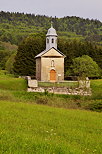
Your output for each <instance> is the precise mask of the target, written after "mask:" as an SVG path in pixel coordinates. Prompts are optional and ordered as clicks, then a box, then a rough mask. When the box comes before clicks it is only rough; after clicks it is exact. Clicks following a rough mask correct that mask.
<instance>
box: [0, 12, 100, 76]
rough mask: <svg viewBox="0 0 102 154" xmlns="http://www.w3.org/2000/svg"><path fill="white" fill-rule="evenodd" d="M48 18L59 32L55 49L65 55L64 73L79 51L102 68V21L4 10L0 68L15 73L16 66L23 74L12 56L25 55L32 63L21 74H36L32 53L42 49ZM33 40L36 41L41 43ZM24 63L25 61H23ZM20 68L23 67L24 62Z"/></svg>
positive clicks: (0, 24)
mask: <svg viewBox="0 0 102 154" xmlns="http://www.w3.org/2000/svg"><path fill="white" fill-rule="evenodd" d="M51 21H53V27H54V28H55V29H56V30H57V34H58V36H59V37H58V49H59V50H60V51H62V52H63V53H64V54H65V55H66V59H65V73H66V74H67V72H68V70H69V69H70V65H71V64H72V59H73V58H75V57H79V56H82V55H88V56H90V57H92V58H93V60H94V61H96V62H97V64H98V65H99V67H100V68H101V69H102V23H101V22H100V21H99V20H97V19H96V20H93V19H92V20H89V19H83V18H79V17H76V16H72V17H69V16H66V17H63V18H57V17H48V16H45V15H35V14H24V13H19V12H15V13H14V12H11V13H10V12H4V11H1V12H0V69H6V70H7V71H9V72H10V73H14V70H15V72H16V73H17V74H20V75H23V73H24V72H23V73H22V70H20V72H17V71H16V70H17V69H18V62H17V63H16V64H15V59H16V60H17V59H18V60H19V61H20V60H21V61H22V59H20V58H19V57H21V55H22V56H24V57H26V55H27V56H28V58H25V60H26V61H29V60H30V63H31V64H32V66H33V67H32V68H29V71H30V72H27V73H24V75H28V74H30V75H32V74H35V70H32V69H33V68H34V67H35V59H34V57H35V56H36V54H38V53H39V52H41V51H42V50H44V49H45V36H46V33H47V30H48V28H50V26H51ZM35 41H39V43H40V46H39V43H38V44H36V43H35ZM29 44H30V46H29ZM24 45H25V46H24ZM28 46H29V47H28ZM37 46H39V48H37ZM24 47H25V48H24ZM17 48H18V51H17ZM24 49H25V51H24ZM28 51H29V52H28ZM31 52H32V54H31ZM16 53H17V54H16ZM31 55H33V56H32V58H33V59H31ZM15 56H16V58H15ZM13 63H14V65H13ZM23 63H24V65H25V62H23ZM14 66H15V68H14V69H13V67H14ZM27 66H28V65H27ZM29 67H30V66H29ZM22 68H24V67H23V65H22ZM25 70H26V69H25ZM69 71H70V70H69ZM31 72H32V73H31Z"/></svg>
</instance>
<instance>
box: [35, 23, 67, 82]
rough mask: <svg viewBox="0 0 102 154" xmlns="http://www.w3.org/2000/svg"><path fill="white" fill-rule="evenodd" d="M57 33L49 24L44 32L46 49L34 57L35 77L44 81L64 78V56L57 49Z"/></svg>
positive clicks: (58, 80) (57, 80) (55, 80)
mask: <svg viewBox="0 0 102 154" xmlns="http://www.w3.org/2000/svg"><path fill="white" fill-rule="evenodd" d="M57 37H58V35H57V33H56V30H55V29H54V28H53V26H52V24H51V28H50V29H48V32H47V34H46V49H45V50H44V51H42V52H41V53H39V54H38V55H37V56H36V57H35V58H36V79H37V80H38V81H44V82H60V81H63V80H64V58H65V57H66V56H65V55H64V54H63V53H62V52H61V51H59V50H58V49H57Z"/></svg>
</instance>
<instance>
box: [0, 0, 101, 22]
mask: <svg viewBox="0 0 102 154" xmlns="http://www.w3.org/2000/svg"><path fill="white" fill-rule="evenodd" d="M0 11H6V12H7V11H9V12H21V13H22V12H24V13H31V14H35V15H38V14H39V15H46V16H52V17H55V16H56V17H59V18H60V17H64V16H77V17H82V18H85V19H86V18H89V19H97V20H100V21H102V0H0Z"/></svg>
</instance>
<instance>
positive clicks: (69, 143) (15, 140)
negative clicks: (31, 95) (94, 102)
mask: <svg viewBox="0 0 102 154" xmlns="http://www.w3.org/2000/svg"><path fill="white" fill-rule="evenodd" d="M101 136H102V113H97V112H89V111H81V110H65V109H58V108H52V107H47V106H42V105H34V104H32V103H30V104H28V103H26V104H25V103H21V102H18V103H17V102H16V103H14V102H7V101H0V153H1V154H25V153H26V154H82V153H85V154H101V153H102V138H101Z"/></svg>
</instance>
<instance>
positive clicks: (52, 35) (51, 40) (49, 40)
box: [46, 22, 58, 51]
mask: <svg viewBox="0 0 102 154" xmlns="http://www.w3.org/2000/svg"><path fill="white" fill-rule="evenodd" d="M57 36H58V35H57V33H56V30H55V29H54V28H53V25H52V22H51V28H50V29H48V32H47V34H46V51H48V50H49V49H51V48H52V47H54V48H55V49H57Z"/></svg>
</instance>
